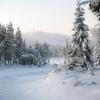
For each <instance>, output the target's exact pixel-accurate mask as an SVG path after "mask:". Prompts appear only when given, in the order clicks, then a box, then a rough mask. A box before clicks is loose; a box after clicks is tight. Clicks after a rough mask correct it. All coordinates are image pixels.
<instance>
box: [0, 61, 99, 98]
mask: <svg viewBox="0 0 100 100" xmlns="http://www.w3.org/2000/svg"><path fill="white" fill-rule="evenodd" d="M55 60H56V61H55ZM53 62H55V63H57V64H58V65H59V66H62V64H63V59H52V60H51V61H50V64H49V65H46V66H45V67H42V68H37V67H32V66H1V68H0V100H100V68H99V67H98V68H96V69H95V75H94V76H91V75H90V74H88V73H77V72H75V71H66V72H65V71H61V72H57V73H55V72H54V69H53ZM4 67H5V68H4ZM77 76H78V80H79V81H80V85H79V86H75V83H76V79H77Z"/></svg>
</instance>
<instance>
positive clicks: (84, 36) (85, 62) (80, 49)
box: [69, 1, 93, 70]
mask: <svg viewBox="0 0 100 100" xmlns="http://www.w3.org/2000/svg"><path fill="white" fill-rule="evenodd" d="M84 14H85V12H84V9H83V8H82V5H81V2H80V1H77V7H76V10H75V16H76V18H75V21H74V28H73V30H74V31H75V33H74V34H73V41H72V42H73V47H72V49H71V52H70V57H71V59H70V63H69V68H74V67H81V68H85V69H87V70H88V69H89V68H90V67H92V66H93V63H92V58H91V55H92V50H91V48H90V45H89V35H88V31H89V29H88V26H87V25H86V24H84V21H85V18H84Z"/></svg>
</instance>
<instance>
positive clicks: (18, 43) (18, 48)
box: [15, 27, 23, 63]
mask: <svg viewBox="0 0 100 100" xmlns="http://www.w3.org/2000/svg"><path fill="white" fill-rule="evenodd" d="M22 48H23V40H22V34H21V31H20V28H19V27H18V28H17V31H16V35H15V62H16V61H18V63H19V60H20V57H21V55H22V54H23V49H22Z"/></svg>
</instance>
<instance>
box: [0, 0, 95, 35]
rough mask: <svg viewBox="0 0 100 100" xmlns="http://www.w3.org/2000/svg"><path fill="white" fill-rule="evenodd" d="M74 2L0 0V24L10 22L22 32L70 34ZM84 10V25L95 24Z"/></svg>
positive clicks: (90, 15) (93, 19)
mask: <svg viewBox="0 0 100 100" xmlns="http://www.w3.org/2000/svg"><path fill="white" fill-rule="evenodd" d="M75 1H76V0H0V22H1V23H2V24H5V25H6V24H7V23H9V22H10V21H12V23H13V25H14V28H16V27H17V26H19V27H20V28H21V30H22V32H23V33H24V32H32V31H34V30H36V31H44V32H51V33H62V34H70V33H72V30H71V29H72V28H73V20H74V17H75V16H74V15H73V13H74V10H75ZM85 8H86V19H87V21H86V23H87V24H88V25H89V26H90V27H91V26H94V25H95V24H96V17H95V16H94V15H93V14H92V13H91V12H90V11H88V9H87V7H85Z"/></svg>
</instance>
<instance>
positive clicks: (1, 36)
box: [0, 24, 7, 43]
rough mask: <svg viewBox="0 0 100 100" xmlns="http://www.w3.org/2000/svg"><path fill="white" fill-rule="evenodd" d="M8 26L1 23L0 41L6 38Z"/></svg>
mask: <svg viewBox="0 0 100 100" xmlns="http://www.w3.org/2000/svg"><path fill="white" fill-rule="evenodd" d="M6 34H7V32H6V27H5V26H4V25H1V24H0V43H1V42H2V41H3V40H4V39H5V38H6Z"/></svg>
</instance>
